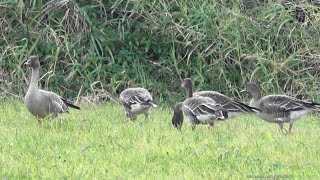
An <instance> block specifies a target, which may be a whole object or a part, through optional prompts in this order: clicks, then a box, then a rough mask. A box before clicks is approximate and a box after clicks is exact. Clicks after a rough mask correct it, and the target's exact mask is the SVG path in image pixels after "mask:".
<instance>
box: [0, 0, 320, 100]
mask: <svg viewBox="0 0 320 180" xmlns="http://www.w3.org/2000/svg"><path fill="white" fill-rule="evenodd" d="M319 7H320V6H319V3H317V1H312V2H309V1H308V0H302V1H290V0H272V1H257V0H243V1H211V0H202V1H189V0H188V1H187V0H172V1H167V0H137V1H131V0H117V1H115V0H111V1H101V0H98V1H75V0H62V1H61V0H51V1H42V0H27V1H22V0H4V1H1V2H0V32H1V34H0V35H1V38H0V80H1V82H0V83H1V89H2V91H6V92H11V93H14V94H18V95H23V94H24V92H25V90H26V87H27V84H28V82H29V78H28V77H29V73H30V71H28V70H27V69H26V68H25V67H23V63H24V61H25V59H26V58H27V57H29V56H30V55H37V56H39V57H40V59H41V64H42V69H41V72H42V75H44V77H43V78H42V80H41V81H40V84H41V86H42V87H43V88H45V89H50V90H52V91H55V92H57V93H59V94H61V95H63V96H67V97H69V98H71V97H73V98H74V97H75V96H77V95H78V94H80V95H84V94H90V93H91V91H92V90H93V89H104V90H106V91H108V92H110V93H111V94H114V95H116V94H119V92H121V91H122V90H123V89H124V88H127V87H129V86H143V87H146V88H148V89H150V90H151V91H152V93H153V94H154V95H155V96H156V97H157V101H160V102H168V103H172V102H173V101H176V100H177V99H181V97H182V95H181V93H180V82H181V79H182V78H184V77H192V78H193V79H194V80H195V82H196V87H197V88H198V89H208V90H209V89H210V90H216V91H220V92H223V93H225V94H227V95H229V96H234V97H239V96H240V95H239V90H240V89H241V87H243V85H244V84H245V83H246V82H249V81H257V82H259V83H261V84H262V86H263V87H264V89H265V91H267V92H279V93H280V92H286V93H288V94H291V95H294V96H297V95H299V96H302V97H304V96H306V98H310V99H314V98H317V95H318V94H317V92H319V87H320V86H319V83H320V81H319V72H320V71H319V70H320V69H319V64H320V61H319V55H320V54H319V52H320V51H319V39H320V35H319V25H320V21H319V13H318V11H319ZM172 97H174V98H172Z"/></svg>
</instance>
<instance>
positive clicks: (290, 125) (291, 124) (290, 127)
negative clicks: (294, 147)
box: [289, 122, 293, 134]
mask: <svg viewBox="0 0 320 180" xmlns="http://www.w3.org/2000/svg"><path fill="white" fill-rule="evenodd" d="M292 126H293V122H290V124H289V133H290V134H291V133H292V132H291V129H292Z"/></svg>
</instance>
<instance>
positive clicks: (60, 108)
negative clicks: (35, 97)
mask: <svg viewBox="0 0 320 180" xmlns="http://www.w3.org/2000/svg"><path fill="white" fill-rule="evenodd" d="M39 92H40V93H41V95H42V97H44V103H45V104H46V105H47V106H48V107H47V109H48V111H50V112H57V113H60V112H68V109H69V108H68V106H67V105H66V104H65V102H64V101H63V100H62V99H61V97H60V96H59V95H57V94H55V93H53V92H50V91H44V90H39Z"/></svg>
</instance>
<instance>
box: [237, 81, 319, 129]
mask: <svg viewBox="0 0 320 180" xmlns="http://www.w3.org/2000/svg"><path fill="white" fill-rule="evenodd" d="M245 91H246V92H248V93H249V94H251V95H252V99H251V101H250V106H252V107H255V108H258V109H260V110H261V112H259V113H257V114H256V115H257V116H259V117H260V118H261V119H263V120H265V121H267V122H272V123H278V124H279V127H280V129H281V131H282V130H283V124H284V123H290V124H289V129H288V132H289V133H291V129H292V126H293V122H294V121H295V120H298V119H299V118H301V117H303V116H305V115H307V114H308V113H311V112H314V111H319V105H320V104H319V103H315V102H307V101H303V100H300V99H297V98H294V97H290V96H286V95H267V96H264V97H262V96H261V88H260V86H259V85H258V84H256V83H249V84H247V85H246V88H245V89H244V90H242V92H245ZM286 131H287V130H286Z"/></svg>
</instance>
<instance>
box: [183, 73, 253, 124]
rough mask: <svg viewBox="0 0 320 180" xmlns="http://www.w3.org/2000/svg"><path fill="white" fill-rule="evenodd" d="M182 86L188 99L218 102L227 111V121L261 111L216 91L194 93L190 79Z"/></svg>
mask: <svg viewBox="0 0 320 180" xmlns="http://www.w3.org/2000/svg"><path fill="white" fill-rule="evenodd" d="M181 86H182V87H183V88H185V91H186V94H187V97H188V98H190V97H192V96H203V97H209V98H211V99H213V100H214V101H215V102H216V104H218V105H220V106H221V107H223V108H224V109H225V110H226V118H225V119H230V118H233V117H237V116H239V115H241V114H244V113H256V112H258V111H259V109H257V108H255V107H251V106H248V105H246V104H244V103H242V102H239V101H237V100H233V99H231V98H230V97H228V96H225V95H223V94H221V93H218V92H216V91H199V92H196V93H193V90H192V87H193V83H192V80H191V79H190V78H185V79H184V80H183V83H182V85H181Z"/></svg>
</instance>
